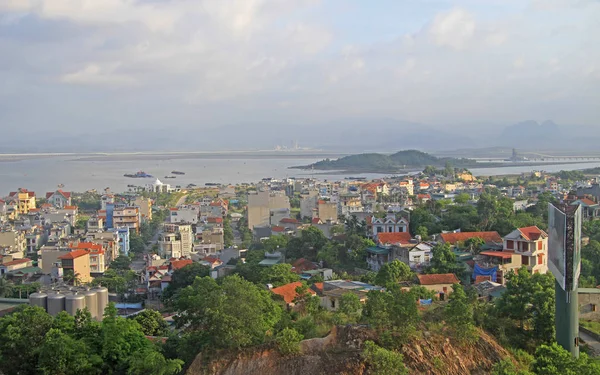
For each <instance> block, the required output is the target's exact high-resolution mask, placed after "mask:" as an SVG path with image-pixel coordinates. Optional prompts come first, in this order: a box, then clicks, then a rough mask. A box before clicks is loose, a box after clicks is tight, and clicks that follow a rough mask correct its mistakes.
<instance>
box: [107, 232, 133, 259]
mask: <svg viewBox="0 0 600 375" xmlns="http://www.w3.org/2000/svg"><path fill="white" fill-rule="evenodd" d="M109 232H112V233H116V235H117V240H118V242H119V252H120V253H121V254H123V255H126V256H129V237H130V236H129V228H128V227H121V228H112V229H109Z"/></svg>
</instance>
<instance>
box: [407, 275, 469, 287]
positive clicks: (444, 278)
mask: <svg viewBox="0 0 600 375" xmlns="http://www.w3.org/2000/svg"><path fill="white" fill-rule="evenodd" d="M417 277H418V278H419V284H421V285H438V284H458V283H459V282H460V281H459V280H458V278H457V277H456V275H455V274H453V273H438V274H432V275H417Z"/></svg>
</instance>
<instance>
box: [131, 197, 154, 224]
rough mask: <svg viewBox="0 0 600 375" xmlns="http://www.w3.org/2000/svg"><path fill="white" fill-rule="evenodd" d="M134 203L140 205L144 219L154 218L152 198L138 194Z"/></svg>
mask: <svg viewBox="0 0 600 375" xmlns="http://www.w3.org/2000/svg"><path fill="white" fill-rule="evenodd" d="M133 205H134V206H137V207H139V209H140V216H141V217H142V220H143V221H150V220H152V199H150V198H144V197H142V196H137V197H135V200H134V201H133Z"/></svg>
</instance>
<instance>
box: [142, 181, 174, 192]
mask: <svg viewBox="0 0 600 375" xmlns="http://www.w3.org/2000/svg"><path fill="white" fill-rule="evenodd" d="M146 191H151V192H154V193H169V192H171V191H172V189H171V185H169V184H163V183H162V182H161V181H160V180H159V179H158V178H157V179H156V180H154V182H153V183H151V184H148V185H146Z"/></svg>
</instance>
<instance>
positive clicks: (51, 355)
mask: <svg viewBox="0 0 600 375" xmlns="http://www.w3.org/2000/svg"><path fill="white" fill-rule="evenodd" d="M39 353H40V356H39V360H38V368H39V369H40V371H41V373H42V374H46V375H58V374H60V375H71V374H72V375H79V374H98V373H99V371H98V367H99V366H101V363H102V359H101V358H100V357H99V356H98V355H96V354H92V353H90V352H89V350H88V348H87V345H86V344H85V343H84V342H82V341H81V340H75V339H74V338H73V337H71V336H69V335H67V334H65V333H63V332H62V331H61V330H59V329H55V328H53V329H50V330H49V331H48V333H46V336H45V338H44V342H43V344H42V346H41V347H40V349H39Z"/></svg>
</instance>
